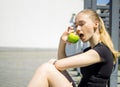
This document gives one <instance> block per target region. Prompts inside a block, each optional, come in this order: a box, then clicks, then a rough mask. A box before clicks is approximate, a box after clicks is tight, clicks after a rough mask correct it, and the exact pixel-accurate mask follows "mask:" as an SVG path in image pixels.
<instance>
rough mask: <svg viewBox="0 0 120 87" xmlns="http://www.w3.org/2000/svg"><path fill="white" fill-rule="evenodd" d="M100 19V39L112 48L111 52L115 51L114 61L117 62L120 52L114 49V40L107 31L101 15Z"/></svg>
mask: <svg viewBox="0 0 120 87" xmlns="http://www.w3.org/2000/svg"><path fill="white" fill-rule="evenodd" d="M99 19H100V25H99V31H100V39H101V41H102V42H103V43H104V44H105V45H106V46H107V47H108V48H109V49H110V50H111V52H112V53H113V56H114V61H115V62H116V61H117V58H118V57H119V56H120V52H118V51H116V50H115V49H114V45H113V42H112V40H111V38H110V36H109V34H108V32H107V31H106V28H105V25H104V22H103V20H102V19H101V17H99Z"/></svg>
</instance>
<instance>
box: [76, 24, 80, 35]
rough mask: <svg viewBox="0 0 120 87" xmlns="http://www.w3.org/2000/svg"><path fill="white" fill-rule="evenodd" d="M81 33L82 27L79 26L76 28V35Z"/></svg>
mask: <svg viewBox="0 0 120 87" xmlns="http://www.w3.org/2000/svg"><path fill="white" fill-rule="evenodd" d="M80 31H81V27H80V26H77V27H76V33H77V34H79V33H80Z"/></svg>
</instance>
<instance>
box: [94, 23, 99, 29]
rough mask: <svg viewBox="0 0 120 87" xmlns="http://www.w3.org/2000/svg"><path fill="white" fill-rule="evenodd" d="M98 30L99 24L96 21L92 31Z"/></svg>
mask: <svg viewBox="0 0 120 87" xmlns="http://www.w3.org/2000/svg"><path fill="white" fill-rule="evenodd" d="M98 28H99V23H98V21H96V22H95V24H94V31H96V30H97V29H98Z"/></svg>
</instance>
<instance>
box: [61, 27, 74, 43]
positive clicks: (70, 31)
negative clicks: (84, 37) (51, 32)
mask: <svg viewBox="0 0 120 87" xmlns="http://www.w3.org/2000/svg"><path fill="white" fill-rule="evenodd" d="M72 32H74V28H73V27H68V29H67V31H65V32H64V33H63V34H62V36H61V40H62V41H64V42H65V43H69V42H68V41H67V38H68V35H69V33H72Z"/></svg>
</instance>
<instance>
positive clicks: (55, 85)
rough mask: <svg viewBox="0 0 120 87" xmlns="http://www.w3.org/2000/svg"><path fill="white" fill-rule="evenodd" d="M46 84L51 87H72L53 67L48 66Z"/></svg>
mask: <svg viewBox="0 0 120 87" xmlns="http://www.w3.org/2000/svg"><path fill="white" fill-rule="evenodd" d="M48 66H49V69H50V70H49V73H48V81H49V82H48V83H49V84H50V86H51V87H73V86H72V82H70V81H69V80H68V79H67V78H66V77H65V76H64V75H63V74H62V73H61V72H60V71H58V70H57V69H56V68H55V66H54V65H52V64H48Z"/></svg>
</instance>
